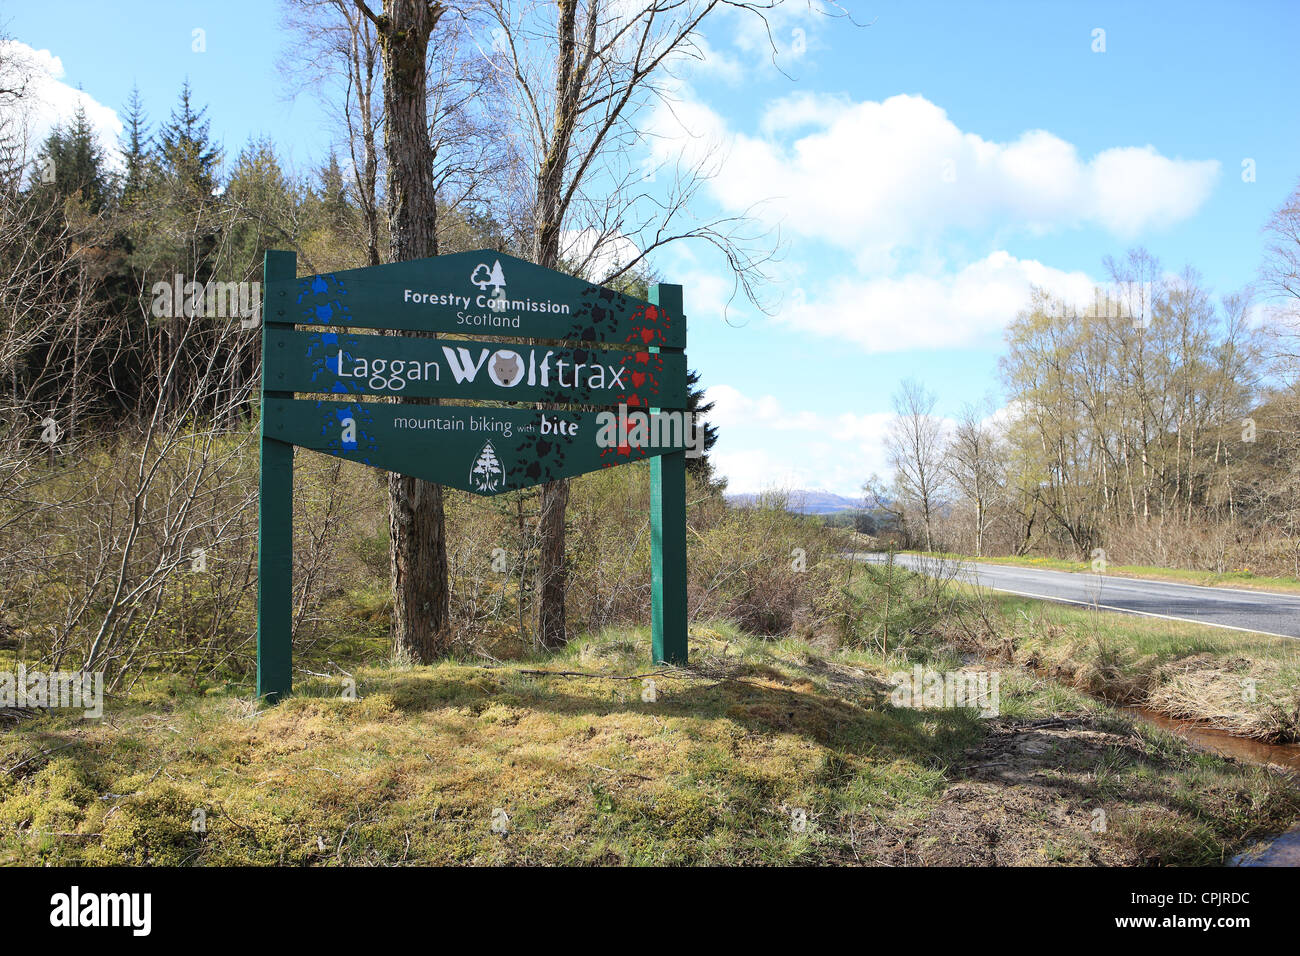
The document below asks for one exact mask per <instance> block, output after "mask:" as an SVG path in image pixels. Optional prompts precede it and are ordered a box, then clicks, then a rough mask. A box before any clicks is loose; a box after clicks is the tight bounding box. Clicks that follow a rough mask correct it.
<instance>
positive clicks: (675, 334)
mask: <svg viewBox="0 0 1300 956" xmlns="http://www.w3.org/2000/svg"><path fill="white" fill-rule="evenodd" d="M264 294H265V296H266V308H265V309H264V310H263V313H262V314H263V316H264V317H265V316H269V317H271V319H272V320H273V321H277V322H283V323H288V322H293V323H296V324H298V325H308V326H310V325H325V326H330V327H332V328H366V329H395V330H400V331H405V332H451V333H458V334H461V335H472V336H482V335H500V336H509V337H512V338H533V339H557V340H566V341H574V342H587V343H592V344H594V343H597V342H603V343H607V344H618V345H623V346H635V347H639V348H649V347H650V346H667V347H669V348H678V349H680V348H685V347H686V322H685V319H684V317H683V316H681V315H680V314H677V315H673V314H672V313H671V312H669V311H667V310H665V309H663V308H662V307H660V306H659V305H657V304H655V303H651V302H645V301H642V300H640V299H635V298H633V297H632V296H628V295H624V294H623V293H621V292H615V291H614V290H612V289H606V288H603V287H601V286H596V285H592V284H591V283H589V282H584V281H583V280H581V279H575V278H574V277H573V276H569V275H565V274H564V273H562V272H555V271H552V270H550V269H543V268H542V267H541V266H536V265H533V264H532V263H531V262H525V261H524V260H522V259H516V258H515V257H514V256H508V255H506V254H504V253H500V252H488V251H482V252H458V253H455V254H453V255H448V256H436V257H434V258H432V259H415V260H412V261H410V262H394V263H390V264H389V265H382V266H370V267H368V268H365V269H346V270H344V271H342V272H331V273H328V274H326V275H316V276H306V277H304V278H301V279H295V278H292V277H290V278H284V279H268V280H267V281H266V282H265V284H264Z"/></svg>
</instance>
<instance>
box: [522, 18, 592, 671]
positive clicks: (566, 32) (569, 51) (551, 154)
mask: <svg viewBox="0 0 1300 956" xmlns="http://www.w3.org/2000/svg"><path fill="white" fill-rule="evenodd" d="M557 6H558V7H559V29H558V38H559V49H558V50H557V53H556V70H555V126H554V128H553V129H552V131H551V141H550V143H549V145H548V148H547V150H546V155H545V156H544V157H543V159H542V163H541V168H540V169H539V170H538V172H537V208H536V211H535V213H534V216H535V225H534V230H535V232H534V259H535V261H536V262H537V264H538V265H539V266H542V267H543V268H546V269H554V268H556V267H558V266H559V264H560V234H561V229H562V226H563V219H564V210H563V208H562V206H563V200H562V198H561V197H562V194H563V190H564V172H565V165H566V163H567V161H568V156H569V143H570V142H571V140H572V137H573V129H574V125H575V123H576V122H577V110H578V92H579V90H580V88H581V84H580V83H579V82H576V81H575V78H574V60H575V46H576V39H575V37H576V32H577V8H578V4H577V0H558V3H557ZM541 407H542V408H549V407H554V406H548V405H543V406H541ZM540 505H541V507H540V512H541V513H540V515H539V517H538V536H539V538H540V553H539V554H538V565H537V578H538V587H537V598H538V607H537V639H538V641H540V642H541V644H542V646H544V647H549V648H558V647H563V646H564V643H565V641H566V640H567V634H566V630H565V627H566V625H565V619H564V595H565V591H566V590H567V589H568V572H567V568H566V567H565V563H564V551H565V545H564V522H565V518H566V515H567V513H568V508H569V482H568V480H567V479H563V478H561V479H560V480H558V481H548V482H546V484H544V485H542V493H541V501H540Z"/></svg>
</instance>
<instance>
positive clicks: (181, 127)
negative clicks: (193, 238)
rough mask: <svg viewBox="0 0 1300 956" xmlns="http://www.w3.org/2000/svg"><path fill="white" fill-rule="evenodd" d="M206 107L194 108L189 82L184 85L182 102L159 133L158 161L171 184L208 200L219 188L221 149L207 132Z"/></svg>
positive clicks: (182, 87)
mask: <svg viewBox="0 0 1300 956" xmlns="http://www.w3.org/2000/svg"><path fill="white" fill-rule="evenodd" d="M207 111H208V110H207V107H206V106H205V107H202V108H201V109H199V110H195V109H194V105H193V103H192V102H191V91H190V82H189V80H186V81H185V83H184V85H182V86H181V99H180V103H179V104H177V108H176V109H175V110H173V111H172V114H171V117H170V118H169V119H168V121H167V123H166V124H164V126H163V127H162V129H161V130H159V132H158V159H159V163H160V165H161V167H162V170H163V172H164V173H165V174H166V175H167V176H168V178H169V179H170V180H171V181H172V183H173V184H174V185H176V186H178V187H180V188H181V189H183V190H185V191H192V192H193V193H194V194H195V195H196V197H198V198H200V199H202V200H207V199H210V198H211V197H212V194H213V192H215V191H216V188H217V167H218V165H219V164H220V162H221V150H220V149H219V148H218V147H217V146H216V144H214V143H213V142H212V139H211V137H210V135H209V133H208V125H209V124H208V120H207V119H206V114H207Z"/></svg>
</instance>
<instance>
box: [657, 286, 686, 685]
mask: <svg viewBox="0 0 1300 956" xmlns="http://www.w3.org/2000/svg"><path fill="white" fill-rule="evenodd" d="M650 301H651V302H652V303H654V304H655V305H657V306H660V307H661V308H663V310H664V311H665V312H667V313H668V315H670V316H671V317H672V319H673V321H674V322H683V323H684V322H685V321H686V316H685V315H684V314H683V311H682V287H681V286H679V285H668V284H666V283H660V284H657V285H653V286H651V287H650ZM651 351H652V352H659V351H664V352H680V351H682V350H681V349H673V348H664V349H662V350H661V349H659V348H652V349H651ZM650 411H651V413H654V412H657V411H658V409H657V408H652V409H651V410H650ZM650 568H651V592H650V630H651V635H652V637H651V641H652V647H651V654H652V663H655V664H659V663H665V664H685V663H686V452H685V451H676V452H673V453H672V454H669V455H657V456H656V457H654V458H652V459H650Z"/></svg>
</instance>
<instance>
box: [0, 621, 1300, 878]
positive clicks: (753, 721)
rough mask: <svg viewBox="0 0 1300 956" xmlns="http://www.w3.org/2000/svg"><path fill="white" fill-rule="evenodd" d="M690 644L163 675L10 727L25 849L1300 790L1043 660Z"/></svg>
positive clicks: (940, 834)
mask: <svg viewBox="0 0 1300 956" xmlns="http://www.w3.org/2000/svg"><path fill="white" fill-rule="evenodd" d="M691 655H692V664H691V666H690V667H689V668H660V669H652V668H650V667H648V666H647V665H646V664H645V661H646V660H648V635H647V634H646V633H644V632H643V631H626V630H611V631H606V632H604V633H602V634H599V635H593V636H589V637H586V638H584V639H582V640H579V641H576V642H574V643H573V644H572V645H571V646H570V647H569V648H568V649H566V650H565V651H564V652H563V653H561V654H560V655H558V656H550V657H546V658H544V659H542V658H539V659H537V660H534V661H524V662H520V663H512V664H510V665H504V666H493V667H485V666H482V665H480V664H478V663H475V662H472V661H469V660H450V661H447V662H444V663H441V664H439V665H436V666H432V667H408V668H402V667H392V666H373V667H365V668H359V669H357V670H355V671H354V676H355V678H356V681H357V691H358V694H357V699H355V700H350V699H347V698H345V697H344V696H342V687H343V684H342V681H341V679H339V680H335V679H333V678H322V677H311V678H308V679H302V680H300V681H299V683H298V685H297V687H296V695H295V696H294V697H293V698H291V699H289V700H288V701H286V702H285V703H283V704H281V705H279V706H277V707H274V708H269V709H259V708H258V707H257V706H256V705H255V704H254V703H253V702H252V701H250V700H249V699H248V697H247V693H248V691H247V688H243V689H240V688H212V689H210V690H209V691H207V693H205V694H202V695H199V694H193V693H190V692H188V691H185V690H182V689H179V684H178V683H177V682H166V681H155V682H153V683H151V684H144V683H142V684H140V685H138V686H137V689H136V691H135V693H134V695H133V696H132V697H131V698H129V699H125V700H116V701H112V702H110V703H109V704H108V705H107V707H106V716H105V718H104V719H103V720H102V721H98V722H90V721H80V720H75V719H72V718H71V717H68V716H63V715H58V714H46V715H42V716H39V717H36V718H33V719H24V720H20V721H18V722H17V723H9V724H5V725H0V863H7V864H45V863H54V864H60V863H62V864H80V863H87V864H95V863H102V864H136V865H152V864H181V865H185V864H199V865H223V864H255V865H273V864H283V865H339V864H413V863H426V864H427V863H435V864H492V865H496V864H520V863H522V864H639V865H649V864H670V865H686V864H770V865H785V864H798V863H806V864H832V863H888V864H934V863H949V864H970V863H998V864H1045V863H1052V864H1088V863H1093V864H1097V863H1100V864H1117V865H1132V864H1149V863H1217V862H1221V861H1223V860H1225V859H1227V858H1228V857H1229V856H1230V855H1231V854H1233V853H1235V852H1236V851H1237V850H1239V849H1241V848H1242V847H1243V846H1244V845H1245V843H1246V842H1248V841H1249V840H1251V839H1252V838H1254V837H1257V836H1260V835H1263V834H1267V833H1271V832H1276V831H1279V830H1282V829H1285V828H1286V827H1287V826H1288V825H1289V824H1290V823H1291V822H1292V821H1293V820H1294V819H1295V818H1296V817H1297V815H1300V795H1297V792H1296V791H1295V789H1293V788H1292V787H1290V786H1289V785H1288V784H1287V783H1286V781H1284V780H1283V779H1281V778H1279V777H1278V776H1276V775H1273V774H1270V773H1268V772H1267V771H1264V770H1262V769H1257V768H1249V767H1241V766H1237V765H1234V764H1232V763H1230V762H1225V761H1223V760H1221V759H1219V758H1217V757H1213V756H1210V755H1207V754H1203V753H1198V752H1195V751H1192V750H1189V749H1187V748H1186V747H1185V746H1184V745H1183V744H1182V743H1181V742H1179V741H1178V740H1177V739H1176V738H1174V737H1172V736H1170V735H1168V734H1165V733H1163V732H1161V731H1157V730H1154V729H1152V728H1149V727H1146V726H1135V725H1134V724H1133V723H1132V722H1131V721H1130V720H1128V719H1126V718H1125V717H1124V716H1123V715H1122V714H1120V713H1118V712H1116V711H1114V710H1113V709H1111V708H1110V707H1108V706H1107V705H1105V704H1102V703H1099V702H1097V701H1095V700H1093V699H1091V698H1089V697H1087V696H1085V695H1083V694H1081V693H1079V692H1078V691H1076V690H1073V689H1070V688H1067V687H1063V686H1061V685H1059V684H1056V683H1054V682H1052V681H1048V680H1044V679H1042V678H1041V677H1040V676H1037V675H1035V674H1033V673H1031V672H1029V671H1027V670H1024V669H1021V668H1018V667H1007V668H1004V669H1003V670H1002V674H1001V678H1002V679H1001V688H1000V689H1001V700H1002V712H1001V716H999V717H996V718H993V719H989V720H981V719H979V718H977V717H976V716H975V715H974V713H973V712H972V711H970V710H963V709H946V710H945V709H939V710H916V709H910V708H902V707H895V706H893V704H892V703H891V702H890V699H889V693H890V691H891V689H892V684H891V683H890V681H889V675H890V674H892V673H894V672H895V671H899V670H905V669H907V668H908V667H910V663H911V659H910V658H908V657H906V656H905V654H904V653H903V650H902V649H896V650H894V651H893V652H892V654H891V656H890V657H888V658H883V657H880V656H878V655H876V654H873V653H871V652H867V651H845V650H841V651H834V652H829V651H819V650H815V649H814V648H812V647H810V646H809V645H808V644H806V643H803V642H800V641H795V640H783V641H761V640H757V639H753V638H750V637H747V636H745V635H743V634H741V633H739V632H737V631H736V630H735V629H734V628H731V627H728V626H726V625H721V624H718V625H713V626H709V627H699V628H696V629H695V630H694V631H693V632H692V640H691ZM927 661H928V666H931V667H936V668H939V667H946V668H957V667H961V666H962V662H961V661H960V659H958V658H957V657H956V656H955V655H950V657H949V658H948V659H946V660H945V659H943V658H942V657H938V656H936V655H935V653H934V652H933V651H930V652H928V655H927ZM559 672H568V673H566V674H562V673H559ZM646 680H653V681H654V682H655V683H654V688H653V690H654V692H653V693H651V692H650V685H649V684H647V683H645V681H646ZM1098 811H1100V815H1099V813H1098ZM800 820H804V821H806V825H804V826H800V825H799V823H798V821H800ZM1099 821H1100V826H1099Z"/></svg>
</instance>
